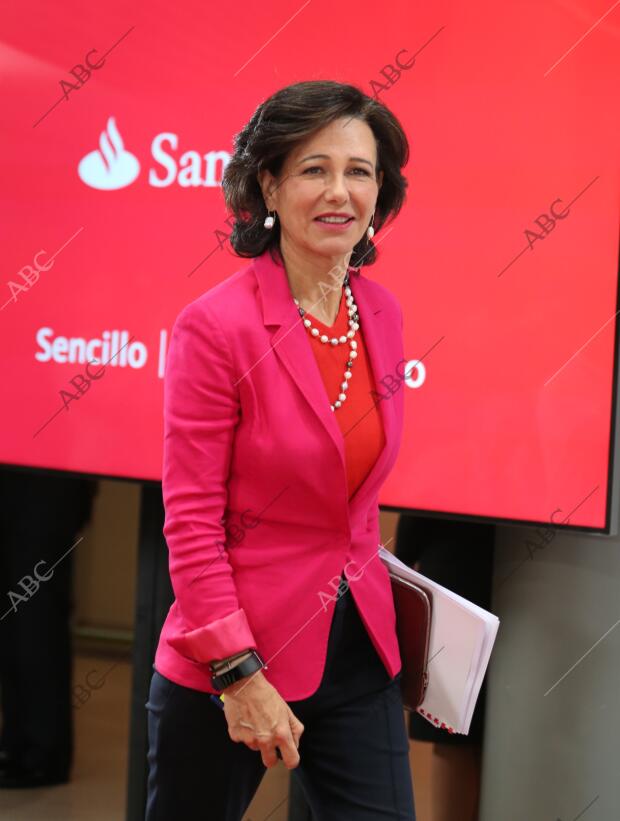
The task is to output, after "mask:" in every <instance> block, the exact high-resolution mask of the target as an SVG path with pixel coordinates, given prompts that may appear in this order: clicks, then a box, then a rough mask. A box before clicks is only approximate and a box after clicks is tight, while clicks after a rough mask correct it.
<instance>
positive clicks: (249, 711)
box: [223, 670, 304, 770]
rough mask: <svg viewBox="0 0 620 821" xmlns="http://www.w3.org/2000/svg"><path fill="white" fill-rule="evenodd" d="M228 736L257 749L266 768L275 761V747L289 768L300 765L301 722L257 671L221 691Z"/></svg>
mask: <svg viewBox="0 0 620 821" xmlns="http://www.w3.org/2000/svg"><path fill="white" fill-rule="evenodd" d="M223 694H224V696H225V698H224V715H225V716H226V721H227V723H228V735H229V736H230V737H231V739H232V740H233V741H242V742H243V743H244V744H246V745H247V746H248V747H249V748H250V749H251V750H260V753H261V757H262V759H263V764H264V765H265V767H273V766H275V765H276V764H277V763H278V757H277V753H276V747H279V748H280V753H281V754H282V761H283V762H284V765H285V766H286V767H287V768H288V769H289V770H291V769H293V768H294V767H297V765H298V764H299V753H298V752H297V748H298V747H299V738H300V736H301V734H302V733H303V731H304V725H303V724H302V723H301V721H299V719H298V718H297V717H296V716H295V714H294V713H293V711H292V710H291V708H290V707H289V706H288V704H287V703H286V701H284V699H283V698H282V696H281V695H280V694H279V693H278V691H277V690H276V689H275V687H273V685H271V684H270V683H269V682H268V681H267V679H266V678H265V677H264V675H263V674H262V672H261V671H260V670H259V671H258V672H256V673H253V674H252V675H251V676H246V677H244V678H242V679H239V681H236V682H235V683H234V684H231V685H230V686H228V687H226V688H225V689H224V690H223Z"/></svg>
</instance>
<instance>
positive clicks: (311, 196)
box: [259, 117, 383, 258]
mask: <svg viewBox="0 0 620 821" xmlns="http://www.w3.org/2000/svg"><path fill="white" fill-rule="evenodd" d="M376 162H377V149H376V143H375V138H374V135H373V133H372V130H371V129H370V127H369V126H368V125H367V124H366V123H365V122H363V121H362V120H359V119H355V118H351V117H342V118H340V119H338V120H334V121H333V122H331V123H329V125H326V126H325V127H324V128H322V129H321V130H320V131H318V132H317V133H316V134H314V135H313V136H312V137H309V138H308V139H307V140H306V141H305V142H303V143H302V144H300V145H298V146H297V148H296V149H294V151H292V152H291V153H290V154H289V155H288V157H287V158H286V161H285V163H284V166H283V168H282V172H281V174H280V176H279V177H278V178H277V179H276V178H275V177H273V176H272V175H271V174H270V173H269V171H263V172H261V173H260V174H259V182H260V184H261V188H262V191H263V196H264V198H265V204H266V205H267V207H268V209H269V210H270V211H276V212H277V217H276V219H279V220H280V230H281V247H282V249H283V251H284V253H286V249H287V248H292V249H294V250H295V251H297V252H299V253H302V254H304V255H305V253H308V252H310V253H311V254H319V255H321V256H325V257H332V258H337V257H342V256H344V255H345V254H347V253H348V252H350V251H351V250H352V249H353V247H354V246H355V245H356V243H358V242H359V241H360V239H361V238H362V237H363V236H364V233H365V231H366V229H367V228H368V226H369V224H370V221H371V218H372V214H373V211H374V209H375V204H376V201H377V194H378V192H379V188H380V186H381V182H382V180H383V172H381V173H380V174H379V175H378V177H377V173H376ZM328 213H335V214H345V215H347V216H348V217H351V219H350V220H349V221H348V222H347V223H346V224H345V225H333V224H332V225H329V224H326V223H324V222H321V221H319V220H318V219H317V217H319V216H320V215H322V214H328Z"/></svg>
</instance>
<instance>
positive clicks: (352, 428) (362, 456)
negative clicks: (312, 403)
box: [306, 288, 385, 498]
mask: <svg viewBox="0 0 620 821" xmlns="http://www.w3.org/2000/svg"><path fill="white" fill-rule="evenodd" d="M307 313H308V314H309V319H310V321H311V322H312V326H313V327H314V328H316V329H317V330H318V331H319V332H320V333H321V334H326V335H327V336H329V337H330V338H331V337H333V336H338V337H339V336H343V335H346V334H347V331H348V330H349V314H348V312H347V302H346V299H345V296H344V288H343V290H342V293H341V295H340V305H339V307H338V315H337V317H336V321H335V322H334V324H333V325H325V324H324V323H323V322H321V321H320V320H319V319H317V318H316V317H315V316H314V314H311V313H310V312H307ZM360 319H361V322H360V327H359V328H358V330H357V332H356V334H355V341H356V342H357V357H356V358H355V359H354V360H353V366H352V367H351V368H350V370H351V373H352V376H351V379H350V380H349V388H348V390H347V391H346V393H347V398H346V400H345V401H344V402H343V404H342V405H341V406H340V407H339V408H336V410H335V411H331V412H332V413H334V414H335V415H336V419H337V420H338V424H339V425H340V430H341V431H342V435H343V437H344V449H345V459H346V466H347V482H348V487H349V498H351V496H352V495H353V494H354V493H355V491H356V490H357V488H358V487H359V486H360V485H361V484H362V482H363V481H364V479H365V478H366V476H367V475H368V473H369V472H370V470H371V468H372V466H373V465H374V463H375V462H376V461H377V457H378V456H379V454H380V453H381V451H382V450H383V446H384V444H385V434H384V431H383V423H382V419H381V413H380V411H379V407H378V405H375V402H374V400H373V397H372V395H371V391H372V390H375V382H374V378H373V374H372V369H371V366H370V362H369V360H368V356H367V352H366V346H365V344H364V338H363V335H362V330H363V322H364V317H360ZM306 333H307V334H308V337H309V340H308V341H309V342H310V345H311V347H312V350H313V351H314V355H315V357H316V360H317V364H318V366H319V369H320V371H321V376H322V377H323V384H324V385H325V389H326V391H327V396H326V399H325V401H326V402H327V401H328V400H329V403H330V404H332V405H333V403H334V402H335V400H336V399H337V398H338V394H339V393H340V392H341V383H342V382H343V380H344V372H345V365H346V362H347V361H348V358H349V353H350V351H351V346H350V345H349V344H348V343H347V344H345V345H332V344H330V343H329V342H321V341H320V339H319V338H318V337H316V338H315V337H313V336H311V335H310V332H309V331H308V330H306Z"/></svg>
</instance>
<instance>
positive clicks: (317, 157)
mask: <svg viewBox="0 0 620 821" xmlns="http://www.w3.org/2000/svg"><path fill="white" fill-rule="evenodd" d="M306 160H329V155H328V154H310V155H309V156H308V157H304V158H303V159H301V160H299V162H298V163H297V164H298V165H300V164H301V163H302V162H306ZM349 160H351V161H353V162H365V163H366V164H367V165H369V166H370V167H371V168H372V167H373V165H372V163H371V162H370V160H365V159H364V158H363V157H349Z"/></svg>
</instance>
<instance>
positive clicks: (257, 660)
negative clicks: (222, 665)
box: [211, 650, 267, 692]
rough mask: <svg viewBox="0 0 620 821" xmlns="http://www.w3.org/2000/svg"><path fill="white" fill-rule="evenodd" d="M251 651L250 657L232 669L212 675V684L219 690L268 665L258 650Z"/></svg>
mask: <svg viewBox="0 0 620 821" xmlns="http://www.w3.org/2000/svg"><path fill="white" fill-rule="evenodd" d="M250 653H251V655H250V656H248V658H246V659H244V660H243V661H241V662H239V664H237V665H236V666H235V667H233V668H232V669H230V670H224V671H223V672H222V673H219V674H218V675H216V676H214V675H211V684H212V685H213V687H214V688H215V689H216V690H217V691H218V692H221V691H222V690H224V689H225V688H226V687H229V686H230V685H231V684H234V683H235V681H239V679H240V678H244V677H245V676H249V675H251V674H252V673H255V672H256V671H257V670H261V669H262V668H263V667H266V666H267V665H266V664H265V663H264V661H263V660H262V658H261V657H260V656H259V655H258V653H257V652H256V650H250Z"/></svg>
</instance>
